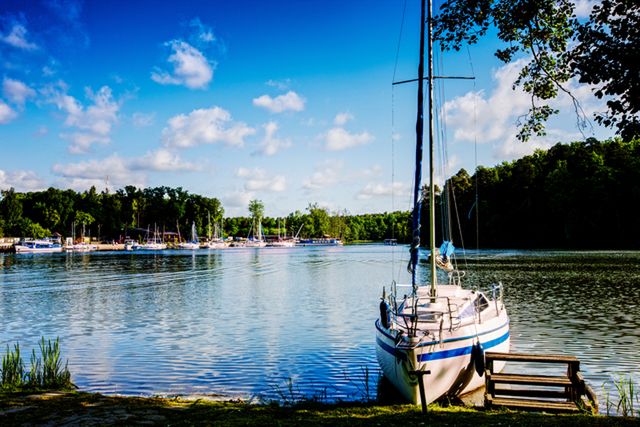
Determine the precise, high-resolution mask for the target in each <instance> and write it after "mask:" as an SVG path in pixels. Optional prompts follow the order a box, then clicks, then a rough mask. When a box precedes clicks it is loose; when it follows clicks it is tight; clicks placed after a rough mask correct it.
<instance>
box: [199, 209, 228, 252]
mask: <svg viewBox="0 0 640 427" xmlns="http://www.w3.org/2000/svg"><path fill="white" fill-rule="evenodd" d="M207 220H208V223H207V224H208V225H207V229H208V231H209V232H208V236H207V237H208V239H207V241H206V242H204V243H202V245H201V246H200V247H201V248H205V249H224V248H226V247H227V243H226V242H225V241H224V238H222V237H221V234H222V232H221V231H220V232H218V224H214V225H213V234H212V230H211V217H210V215H209V213H208V212H207ZM220 221H221V222H222V220H220ZM220 229H222V226H221V227H220Z"/></svg>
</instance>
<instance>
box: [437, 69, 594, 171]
mask: <svg viewBox="0 0 640 427" xmlns="http://www.w3.org/2000/svg"><path fill="white" fill-rule="evenodd" d="M527 61H528V60H527V59H520V60H518V61H515V62H512V63H509V64H506V65H504V66H503V67H501V68H499V69H497V70H496V71H495V72H494V75H493V80H494V83H495V85H494V88H493V90H491V91H489V92H485V91H478V92H468V93H466V94H465V95H463V96H460V97H458V98H455V99H453V100H451V101H449V102H447V103H446V104H445V113H446V117H447V119H446V120H447V126H448V128H449V129H455V131H454V133H453V136H454V140H457V141H467V142H473V141H477V142H478V143H487V144H490V145H491V146H492V147H493V157H494V158H495V159H497V160H505V159H507V160H511V159H515V158H518V157H521V156H524V155H528V154H531V153H532V152H533V151H534V150H536V149H546V148H549V147H550V146H551V145H553V144H554V143H556V142H557V141H562V140H571V139H572V138H577V139H579V138H581V135H580V133H579V131H578V128H577V126H574V132H573V133H571V132H568V131H567V130H563V129H566V128H567V127H568V126H567V124H568V122H567V118H571V117H572V118H573V121H574V123H575V122H576V120H577V118H576V116H575V112H574V106H573V102H572V101H571V98H570V97H569V96H568V95H566V94H564V93H562V92H561V93H560V95H559V97H558V98H556V99H554V100H551V101H550V103H549V104H550V106H551V107H552V108H557V109H559V110H560V111H561V115H562V114H565V115H564V116H561V117H562V119H560V120H559V117H558V116H553V117H552V120H550V121H549V122H547V123H546V133H547V135H546V136H542V137H538V136H533V137H532V138H531V139H530V141H528V142H526V143H522V142H520V141H519V140H518V139H517V133H518V124H517V121H518V118H520V117H522V116H523V115H525V114H526V113H527V111H528V110H529V108H530V106H531V96H530V95H529V94H527V93H525V92H524V91H522V89H520V88H516V89H515V90H513V89H512V86H513V82H514V81H515V80H516V79H517V77H518V73H519V72H520V70H521V69H522V67H523V66H524V65H525V64H526V63H527ZM565 87H566V88H568V89H569V91H570V92H571V93H572V94H573V95H574V96H575V97H576V98H577V99H578V101H579V102H580V105H581V107H582V108H583V110H584V112H585V114H586V115H587V117H591V115H592V113H593V112H595V111H603V109H604V108H606V107H605V105H604V102H603V101H602V100H598V99H596V98H595V97H594V96H593V93H592V87H590V86H587V85H581V84H579V83H577V82H576V81H575V80H571V81H569V82H567V83H566V84H565ZM569 126H570V125H569ZM451 171H452V172H454V171H453V169H452V170H451Z"/></svg>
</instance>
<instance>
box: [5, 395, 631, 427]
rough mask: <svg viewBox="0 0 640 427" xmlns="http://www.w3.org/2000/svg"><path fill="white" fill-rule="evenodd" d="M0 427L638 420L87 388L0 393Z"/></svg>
mask: <svg viewBox="0 0 640 427" xmlns="http://www.w3.org/2000/svg"><path fill="white" fill-rule="evenodd" d="M0 423H2V424H3V425H7V426H9V425H35V424H38V425H39V424H43V423H45V424H48V425H133V424H138V423H140V424H143V423H144V424H145V425H216V426H239V425H242V426H248V425H256V426H257V425H279V426H299V425H324V426H371V425H380V426H409V425H442V426H461V425H474V426H477V427H480V426H496V425H503V426H505V425H506V426H514V425H517V426H520V427H527V426H531V427H540V426H557V425H563V426H637V425H638V419H637V418H631V417H628V418H623V417H607V416H593V415H551V414H543V413H527V412H512V411H484V410H475V409H470V408H464V407H457V406H448V407H441V406H438V405H430V406H429V409H428V412H427V414H422V412H421V411H420V406H416V405H389V406H381V405H377V404H371V403H358V402H352V403H338V404H320V403H314V402H305V403H300V404H297V405H293V406H281V405H277V404H267V405H256V404H251V403H247V402H243V401H233V402H220V401H213V400H209V399H206V398H198V399H188V400H186V399H180V398H153V397H152V398H142V397H125V396H103V395H100V394H93V393H80V392H71V393H46V394H6V393H5V394H0Z"/></svg>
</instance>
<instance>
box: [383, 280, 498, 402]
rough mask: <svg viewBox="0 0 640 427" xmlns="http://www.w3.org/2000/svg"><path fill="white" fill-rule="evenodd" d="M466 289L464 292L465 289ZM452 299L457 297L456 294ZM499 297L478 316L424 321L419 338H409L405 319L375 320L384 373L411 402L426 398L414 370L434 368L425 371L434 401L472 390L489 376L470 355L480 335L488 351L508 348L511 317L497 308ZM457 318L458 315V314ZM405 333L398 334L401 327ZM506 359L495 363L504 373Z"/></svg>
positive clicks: (429, 397) (428, 392)
mask: <svg viewBox="0 0 640 427" xmlns="http://www.w3.org/2000/svg"><path fill="white" fill-rule="evenodd" d="M462 292H465V291H464V290H462ZM452 300H453V298H452ZM496 306H497V305H496V304H495V302H494V301H490V302H489V306H488V307H487V308H486V309H485V310H483V311H482V313H481V315H480V318H481V321H480V322H478V317H477V315H476V316H471V317H469V318H468V319H467V320H466V321H464V320H463V321H462V322H461V323H457V322H454V325H453V327H451V330H450V327H449V324H447V322H444V323H443V328H442V332H440V329H439V328H438V326H439V325H440V322H431V324H430V325H429V323H428V322H425V323H424V326H426V327H424V328H422V327H419V328H418V331H417V334H416V336H417V337H416V338H414V339H413V340H410V339H409V338H408V337H407V334H406V328H403V327H402V323H404V322H403V320H402V319H398V321H399V322H397V321H393V320H392V321H391V323H390V325H389V328H384V327H383V326H382V324H381V321H380V319H378V320H377V321H376V356H377V359H378V363H379V365H380V368H381V369H382V372H383V374H384V376H385V377H386V378H387V379H388V380H389V381H390V382H391V384H393V385H394V387H395V388H396V389H397V390H398V391H399V392H400V394H401V395H402V396H403V397H404V398H405V399H406V400H408V401H409V402H412V403H414V404H419V403H421V399H420V393H419V386H418V377H417V376H416V375H415V374H412V373H411V371H416V370H423V371H430V372H431V373H430V374H427V375H425V376H424V382H425V398H426V401H427V403H431V402H433V401H435V400H437V399H439V398H441V397H443V396H445V395H449V396H455V395H460V394H463V393H467V392H469V391H471V390H474V389H476V388H478V387H481V386H483V385H484V376H482V377H481V376H480V375H478V373H477V372H476V369H475V364H474V363H473V361H472V360H471V359H472V357H471V353H472V346H473V345H474V343H475V342H476V340H478V339H479V341H480V343H481V345H482V347H483V350H484V351H497V352H509V343H510V334H509V318H508V316H507V312H506V310H505V309H504V307H500V308H499V309H498V308H496ZM454 319H455V318H454ZM402 329H404V330H403V331H402V334H399V333H400V331H401V330H402ZM503 367H504V363H501V364H499V363H496V364H495V366H494V370H495V371H496V372H499V371H501V370H502V368H503Z"/></svg>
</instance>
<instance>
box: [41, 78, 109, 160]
mask: <svg viewBox="0 0 640 427" xmlns="http://www.w3.org/2000/svg"><path fill="white" fill-rule="evenodd" d="M66 90H67V87H66V85H65V84H64V83H62V82H60V83H58V84H57V85H56V86H55V87H54V86H50V87H48V88H45V90H44V91H43V93H44V94H45V96H46V97H47V100H48V102H50V103H52V104H54V105H56V106H57V107H58V109H60V110H61V111H63V112H64V113H66V115H67V116H66V118H65V121H64V124H65V126H67V127H69V128H72V129H74V130H75V131H74V132H70V133H67V132H65V133H62V134H61V135H60V136H61V137H62V138H63V139H65V140H67V141H69V142H70V143H71V144H70V145H69V151H70V152H71V153H76V154H77V153H86V152H87V151H89V149H90V148H91V146H92V145H93V144H97V143H99V144H108V143H109V142H110V141H111V139H110V133H111V128H112V127H113V125H115V124H116V123H117V121H118V110H119V109H120V106H119V104H118V103H117V102H116V101H115V100H114V99H113V95H112V93H111V89H110V88H109V87H108V86H103V87H101V88H100V90H98V92H95V93H94V92H93V91H91V89H88V88H87V89H86V90H85V92H86V96H87V98H88V99H89V100H90V101H91V102H92V104H91V105H89V106H88V107H86V108H85V107H84V106H83V105H82V104H81V103H80V102H79V101H78V100H77V99H75V98H74V97H72V96H70V95H68V94H67V93H66Z"/></svg>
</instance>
